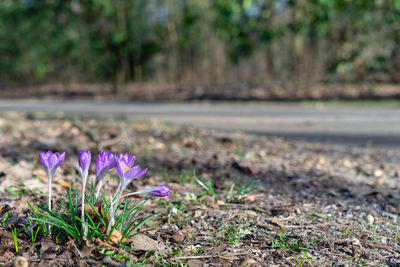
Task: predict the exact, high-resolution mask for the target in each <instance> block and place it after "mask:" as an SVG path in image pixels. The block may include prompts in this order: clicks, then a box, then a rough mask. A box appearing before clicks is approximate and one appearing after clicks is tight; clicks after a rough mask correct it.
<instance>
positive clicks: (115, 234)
mask: <svg viewBox="0 0 400 267" xmlns="http://www.w3.org/2000/svg"><path fill="white" fill-rule="evenodd" d="M121 239H122V234H121V232H120V231H118V230H117V229H114V230H113V231H112V233H111V237H110V244H111V245H118V244H119V243H120V242H121Z"/></svg>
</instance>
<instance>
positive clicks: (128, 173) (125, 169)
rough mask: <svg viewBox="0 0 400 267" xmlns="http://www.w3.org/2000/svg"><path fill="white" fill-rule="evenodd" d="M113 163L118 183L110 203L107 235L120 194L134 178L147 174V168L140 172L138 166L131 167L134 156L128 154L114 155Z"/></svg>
mask: <svg viewBox="0 0 400 267" xmlns="http://www.w3.org/2000/svg"><path fill="white" fill-rule="evenodd" d="M115 162H116V166H117V173H118V177H119V179H120V181H119V185H118V189H117V192H116V193H115V196H114V197H113V200H112V201H111V208H110V210H111V212H110V222H109V223H108V227H107V234H109V233H110V231H111V228H112V226H113V225H114V223H115V218H114V215H115V211H116V208H117V207H118V203H119V200H120V199H121V195H122V192H123V191H124V190H125V188H126V187H127V186H128V184H129V183H130V182H132V181H133V180H135V179H136V178H139V177H140V176H142V175H143V174H145V173H146V172H147V168H146V169H144V170H140V166H139V165H136V166H133V163H135V156H133V155H132V156H131V155H130V154H129V153H126V154H120V155H119V156H117V155H115ZM132 166H133V167H132ZM115 199H116V200H115Z"/></svg>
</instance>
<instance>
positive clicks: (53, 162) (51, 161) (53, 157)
mask: <svg viewBox="0 0 400 267" xmlns="http://www.w3.org/2000/svg"><path fill="white" fill-rule="evenodd" d="M57 161H58V158H57V155H56V154H53V155H51V156H50V157H49V158H48V159H47V162H48V164H49V168H50V169H54V168H55V167H56V164H57Z"/></svg>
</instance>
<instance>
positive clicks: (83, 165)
mask: <svg viewBox="0 0 400 267" xmlns="http://www.w3.org/2000/svg"><path fill="white" fill-rule="evenodd" d="M90 161H91V155H90V151H89V150H88V151H79V154H78V162H79V168H80V171H81V175H82V178H83V179H84V180H86V178H87V176H88V173H89V167H90Z"/></svg>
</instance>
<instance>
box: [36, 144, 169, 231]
mask: <svg viewBox="0 0 400 267" xmlns="http://www.w3.org/2000/svg"><path fill="white" fill-rule="evenodd" d="M39 159H40V162H41V163H42V165H43V168H44V170H45V171H46V173H47V176H48V178H49V205H48V207H49V210H51V183H52V178H53V175H54V173H55V171H56V169H57V168H58V167H59V166H60V165H61V164H62V163H63V161H64V159H65V152H63V153H62V154H60V153H59V152H56V153H53V152H51V151H48V152H47V153H45V152H43V153H40V155H39ZM78 163H79V171H80V174H81V176H82V208H81V211H82V215H81V216H82V218H81V219H82V221H83V220H84V215H85V212H84V208H85V188H86V183H87V178H88V174H89V169H90V163H91V154H90V151H80V152H79V154H78ZM134 163H135V156H133V155H130V154H129V153H126V154H120V155H119V156H118V155H116V154H111V153H110V152H106V151H100V153H99V155H98V156H97V159H96V186H97V191H96V199H97V198H98V195H99V193H100V191H101V187H102V184H103V178H104V174H105V172H106V171H108V170H110V169H112V168H114V167H116V168H117V173H118V177H119V185H118V188H117V190H116V192H115V194H114V195H113V197H112V199H111V200H110V201H111V205H110V210H109V212H110V222H109V224H108V228H107V233H109V231H110V230H111V228H112V226H113V225H114V223H115V219H114V216H115V212H116V209H117V207H118V203H119V201H120V200H121V198H123V197H127V196H130V195H137V194H141V195H143V196H146V197H167V196H169V193H170V188H169V187H168V186H166V185H161V186H155V187H151V188H148V189H144V190H141V191H137V192H133V193H128V194H125V195H122V193H123V191H124V190H125V189H126V187H127V186H128V185H129V184H130V183H131V182H132V181H133V180H135V179H137V178H139V177H141V176H143V175H144V174H145V173H146V172H147V168H145V169H141V167H140V165H134ZM82 227H83V228H84V231H85V232H86V231H87V229H85V227H84V226H82Z"/></svg>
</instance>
